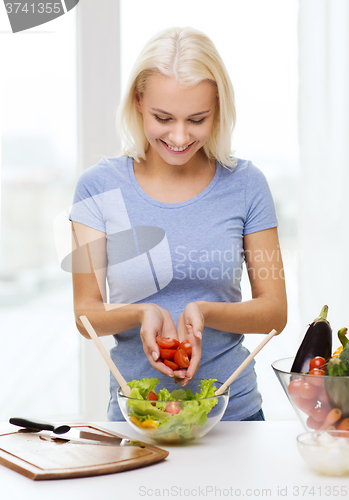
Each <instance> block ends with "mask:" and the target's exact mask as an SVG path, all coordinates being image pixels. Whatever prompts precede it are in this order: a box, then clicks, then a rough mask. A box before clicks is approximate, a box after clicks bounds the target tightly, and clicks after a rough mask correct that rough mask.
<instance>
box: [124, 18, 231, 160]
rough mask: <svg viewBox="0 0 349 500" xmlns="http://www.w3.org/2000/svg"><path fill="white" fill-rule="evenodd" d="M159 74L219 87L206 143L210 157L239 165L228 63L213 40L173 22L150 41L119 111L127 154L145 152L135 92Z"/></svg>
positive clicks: (191, 83) (139, 156)
mask: <svg viewBox="0 0 349 500" xmlns="http://www.w3.org/2000/svg"><path fill="white" fill-rule="evenodd" d="M154 74H161V75H164V76H168V77H174V78H176V80H177V81H178V82H179V83H180V84H183V85H186V86H194V85H196V84H198V83H200V82H201V81H203V80H208V81H211V82H212V83H213V84H214V85H215V87H216V89H217V90H216V91H217V96H218V107H217V110H216V113H215V117H214V122H213V127H212V132H211V136H210V138H209V140H208V141H207V143H206V144H205V145H204V146H203V149H204V152H205V154H206V156H207V157H208V158H209V159H214V160H217V161H219V162H220V163H221V164H222V165H224V166H226V167H234V166H235V165H236V159H235V158H234V157H233V155H232V151H231V136H232V133H233V129H234V126H235V121H236V111H235V102H234V101H235V100H234V89H233V85H232V83H231V80H230V78H229V75H228V72H227V70H226V67H225V65H224V63H223V61H222V59H221V57H220V55H219V53H218V51H217V49H216V47H215V46H214V44H213V42H212V41H211V40H210V38H208V36H206V35H205V34H204V33H201V32H200V31H197V30H195V29H193V28H176V27H175V28H169V29H166V30H164V31H161V32H160V33H158V34H157V35H155V36H154V37H153V38H152V39H151V40H149V42H148V43H147V44H146V45H145V47H144V48H143V50H142V52H141V53H140V55H139V57H138V59H137V61H136V63H135V65H134V67H133V69H132V71H131V74H130V76H129V80H128V84H127V90H126V94H125V96H124V98H123V100H122V101H121V104H120V106H119V109H118V112H117V128H118V131H119V132H120V135H121V139H122V141H123V148H124V149H123V152H122V153H123V154H126V155H127V156H131V157H132V158H134V159H135V160H136V161H138V162H139V161H140V159H144V160H145V158H146V151H147V148H148V145H149V143H148V140H147V138H146V136H145V133H144V127H143V117H142V114H141V113H140V112H139V111H138V110H137V107H136V102H135V93H136V92H138V93H139V94H140V95H142V94H143V92H144V91H145V88H146V82H147V79H148V78H149V77H150V76H151V75H154Z"/></svg>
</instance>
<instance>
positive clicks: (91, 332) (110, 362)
mask: <svg viewBox="0 0 349 500" xmlns="http://www.w3.org/2000/svg"><path fill="white" fill-rule="evenodd" d="M80 319H81V323H82V324H83V325H84V327H85V328H86V330H87V333H88V334H89V336H90V337H91V339H92V340H93V342H94V343H95V345H96V347H97V349H98V350H99V352H100V353H101V354H102V356H103V358H104V360H105V361H106V363H107V365H108V366H109V368H110V371H111V372H112V374H113V375H114V377H115V378H116V380H117V381H118V382H119V384H120V387H121V389H122V392H123V393H124V395H125V396H129V395H130V394H131V389H130V387H129V386H128V385H127V383H126V380H125V379H124V377H123V376H122V375H121V373H120V372H119V370H118V369H117V368H116V366H115V363H114V361H113V360H112V359H111V357H110V356H109V354H108V353H107V350H106V349H105V347H104V345H103V344H102V342H101V341H100V339H99V337H98V335H97V333H96V332H95V330H94V329H93V326H92V325H91V323H90V322H89V320H88V319H87V317H86V316H80Z"/></svg>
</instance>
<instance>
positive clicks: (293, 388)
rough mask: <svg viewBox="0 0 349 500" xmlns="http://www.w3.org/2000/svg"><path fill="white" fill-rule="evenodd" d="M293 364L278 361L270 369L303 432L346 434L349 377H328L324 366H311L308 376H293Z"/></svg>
mask: <svg viewBox="0 0 349 500" xmlns="http://www.w3.org/2000/svg"><path fill="white" fill-rule="evenodd" d="M315 359H316V357H315V358H313V360H315ZM313 360H312V361H313ZM293 361H294V358H284V359H279V360H277V361H274V363H272V368H273V370H274V372H275V374H276V376H277V378H278V380H279V382H280V384H281V386H282V388H283V389H284V391H285V393H286V395H287V397H288V399H289V401H290V403H291V405H292V407H293V409H294V410H295V412H296V414H297V416H298V418H299V420H300V421H301V423H302V424H303V426H304V429H305V430H306V431H322V430H327V431H333V430H338V431H349V376H329V375H328V374H327V373H328V370H327V368H326V367H325V369H321V367H320V366H319V367H318V368H316V367H315V368H312V366H313V365H311V366H310V370H309V371H312V374H310V373H309V372H307V373H294V372H291V367H292V365H293ZM312 361H311V363H312ZM321 362H322V361H320V363H321ZM313 363H315V365H316V361H313ZM327 366H328V364H327Z"/></svg>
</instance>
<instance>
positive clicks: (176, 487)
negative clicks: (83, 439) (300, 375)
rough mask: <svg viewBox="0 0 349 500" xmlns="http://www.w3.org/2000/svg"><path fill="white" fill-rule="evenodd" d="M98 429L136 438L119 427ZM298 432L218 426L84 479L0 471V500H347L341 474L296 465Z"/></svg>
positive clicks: (287, 427) (296, 426)
mask: <svg viewBox="0 0 349 500" xmlns="http://www.w3.org/2000/svg"><path fill="white" fill-rule="evenodd" d="M98 425H99V426H100V427H102V428H105V429H112V430H113V431H116V432H119V433H121V434H123V435H126V436H129V437H132V438H136V439H139V438H140V436H139V435H138V434H137V433H136V432H134V431H133V430H132V429H131V428H130V427H129V426H128V424H127V423H121V422H115V423H110V422H99V423H98ZM9 427H10V428H11V429H13V427H12V426H10V425H7V424H2V425H1V430H4V431H5V430H7V429H8V428H9ZM302 432H304V431H303V428H302V427H301V424H300V423H299V422H298V421H267V422H220V423H219V424H218V425H217V426H216V427H215V428H214V429H213V430H212V431H211V432H210V433H209V434H208V435H207V436H205V437H203V438H202V439H200V440H197V441H194V442H191V443H189V444H187V445H181V446H178V445H177V446H174V445H172V446H168V445H166V446H164V445H160V447H161V448H164V449H166V450H168V451H169V452H170V453H169V456H168V457H167V459H166V460H164V461H163V462H160V463H158V464H154V465H151V466H148V467H143V468H141V469H135V470H131V471H127V472H121V473H117V474H109V475H104V476H95V477H88V478H78V479H60V480H51V481H32V480H30V479H28V478H26V477H24V476H22V475H20V474H18V473H16V472H14V471H11V470H10V469H7V468H6V467H3V466H0V498H1V500H19V499H20V500H23V499H25V500H34V499H35V500H48V499H50V500H56V499H64V500H80V499H83V500H99V499H100V498H105V499H108V500H109V499H110V500H112V499H113V500H114V499H125V500H134V499H138V500H139V499H141V498H147V499H150V498H161V499H162V498H175V499H184V498H192V497H196V498H215V499H217V498H237V497H245V498H246V497H247V498H248V497H250V498H271V499H273V500H274V499H275V500H276V499H279V498H286V499H291V498H292V499H296V498H303V499H312V500H321V499H326V498H330V499H332V498H334V497H336V498H338V499H340V498H348V496H349V481H348V476H347V477H328V476H322V475H318V474H316V473H315V472H313V471H312V470H311V469H310V468H309V467H308V466H307V464H306V463H305V462H304V461H303V459H302V458H301V456H300V455H299V453H298V449H297V445H296V436H297V435H298V434H301V433H302ZM143 441H147V442H149V443H151V444H154V442H151V441H150V440H145V439H143ZM155 444H156V445H157V446H159V445H158V444H157V443H155Z"/></svg>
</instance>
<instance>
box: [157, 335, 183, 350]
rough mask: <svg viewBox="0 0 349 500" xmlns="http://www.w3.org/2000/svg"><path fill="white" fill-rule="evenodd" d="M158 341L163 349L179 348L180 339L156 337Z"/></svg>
mask: <svg viewBox="0 0 349 500" xmlns="http://www.w3.org/2000/svg"><path fill="white" fill-rule="evenodd" d="M156 343H157V344H158V346H159V347H162V348H163V349H177V347H178V346H179V340H177V339H173V338H172V337H156Z"/></svg>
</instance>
